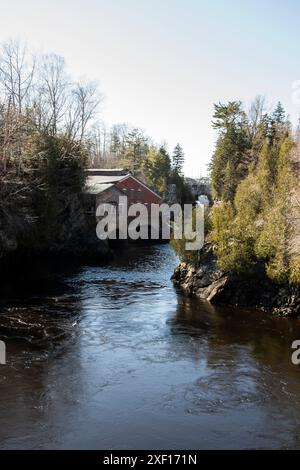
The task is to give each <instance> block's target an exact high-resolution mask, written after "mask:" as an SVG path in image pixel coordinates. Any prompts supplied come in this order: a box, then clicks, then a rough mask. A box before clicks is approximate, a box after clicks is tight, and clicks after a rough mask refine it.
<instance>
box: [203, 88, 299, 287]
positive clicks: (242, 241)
mask: <svg viewBox="0 0 300 470" xmlns="http://www.w3.org/2000/svg"><path fill="white" fill-rule="evenodd" d="M265 109H266V103H265V100H264V99H263V98H262V97H257V98H256V99H255V101H254V102H253V104H252V105H251V108H250V110H249V111H248V112H246V111H245V109H244V107H243V105H242V103H241V102H239V101H232V102H229V103H226V104H222V103H219V104H217V105H215V112H214V118H213V127H214V128H215V129H216V130H217V133H218V139H217V143H216V148H215V152H214V154H213V157H212V161H211V166H210V171H211V181H212V190H213V197H214V205H213V208H212V210H211V213H210V227H209V234H208V241H210V242H211V243H212V245H213V249H214V252H215V254H216V255H217V259H218V265H219V267H220V268H221V269H222V270H224V271H227V272H235V273H241V274H242V273H247V272H249V271H250V272H251V270H252V269H253V268H255V267H257V266H258V265H259V266H262V267H263V269H264V270H265V272H266V274H267V276H268V277H269V278H270V279H271V280H272V281H274V282H275V283H279V284H281V283H289V284H299V283H300V244H299V220H300V219H299V209H300V205H299V203H300V200H299V195H300V188H299V162H300V133H299V129H297V130H296V131H294V130H293V129H292V126H291V123H290V122H289V120H288V117H287V116H286V114H285V111H284V109H283V107H282V105H281V103H278V104H277V106H276V107H275V109H273V110H271V111H268V112H266V110H265Z"/></svg>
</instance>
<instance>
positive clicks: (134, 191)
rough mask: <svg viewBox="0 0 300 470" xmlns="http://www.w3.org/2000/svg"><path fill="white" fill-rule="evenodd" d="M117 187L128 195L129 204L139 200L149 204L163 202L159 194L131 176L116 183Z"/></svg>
mask: <svg viewBox="0 0 300 470" xmlns="http://www.w3.org/2000/svg"><path fill="white" fill-rule="evenodd" d="M116 187H117V188H119V189H120V190H121V191H123V192H124V193H125V194H126V195H127V200H128V205H130V204H134V203H137V202H140V203H142V204H148V205H150V204H160V203H161V202H162V199H161V198H160V197H159V196H158V195H156V194H155V193H153V192H152V191H150V189H148V188H147V187H146V186H144V185H143V184H142V183H140V182H139V181H137V180H136V179H135V178H132V177H131V176H128V177H127V178H126V179H124V180H123V181H119V182H118V183H116Z"/></svg>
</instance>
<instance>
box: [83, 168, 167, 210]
mask: <svg viewBox="0 0 300 470" xmlns="http://www.w3.org/2000/svg"><path fill="white" fill-rule="evenodd" d="M87 193H88V194H90V195H93V196H95V197H96V205H98V204H99V203H101V202H107V203H109V202H111V203H113V204H116V203H117V202H118V199H119V196H121V195H122V196H127V201H128V206H130V205H131V204H135V203H142V204H145V205H149V206H150V205H151V204H161V203H162V198H161V196H159V194H157V193H156V192H154V191H152V189H150V188H149V187H148V186H147V185H146V184H145V183H143V182H142V181H140V180H139V179H138V178H136V177H135V176H133V175H132V174H131V173H129V172H128V171H126V170H122V169H91V170H88V179H87Z"/></svg>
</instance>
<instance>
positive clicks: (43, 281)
mask: <svg viewBox="0 0 300 470" xmlns="http://www.w3.org/2000/svg"><path fill="white" fill-rule="evenodd" d="M177 262H178V260H177V259H176V257H175V256H174V254H173V252H172V250H171V248H170V247H169V246H167V245H163V246H157V247H155V246H154V247H153V246H152V247H139V248H133V247H131V248H130V249H129V250H128V251H127V252H125V253H123V254H120V256H118V259H117V260H116V261H115V262H114V263H112V264H111V265H110V266H108V267H84V268H80V269H78V268H77V269H73V270H71V271H70V270H69V271H67V270H66V271H65V272H64V273H62V272H61V271H60V274H55V275H50V274H49V276H48V277H46V278H45V277H43V276H44V275H42V274H41V275H39V278H38V279H37V280H36V281H35V283H34V284H33V283H32V282H31V283H30V282H29V279H27V282H25V279H24V283H23V286H19V287H18V289H17V290H16V292H11V291H10V290H9V289H8V291H7V292H6V294H5V296H4V295H2V298H1V304H0V337H1V339H4V340H5V341H6V344H7V365H6V366H0V393H1V395H0V396H1V400H0V420H1V426H0V447H1V448H2V449H24V448H25V449H31V448H34V449H43V448H56V449H75V448H78V449H99V448H104V449H137V448H147V449H154V448H157V449H159V448H160V449H162V448H168V449H180V448H187V449H188V448H194V449H196V448H199V449H202V448H209V449H215V448H222V449H224V448H226V449H228V448H300V428H299V424H300V368H299V367H297V366H294V365H293V364H292V363H291V353H292V350H291V343H292V341H293V340H295V339H298V338H299V339H300V323H299V321H291V320H286V319H276V318H272V317H271V316H270V315H268V314H266V313H262V312H250V311H249V312H247V311H242V310H237V309H232V308H214V307H212V306H209V305H207V304H206V303H204V302H201V301H199V300H197V299H188V298H184V297H182V296H180V295H179V294H177V293H176V291H175V289H174V288H173V286H172V283H171V281H170V280H169V279H170V275H171V274H172V271H173V269H174V267H175V266H176V264H177ZM29 286H31V289H30V290H29ZM10 298H11V300H10ZM12 299H13V300H12Z"/></svg>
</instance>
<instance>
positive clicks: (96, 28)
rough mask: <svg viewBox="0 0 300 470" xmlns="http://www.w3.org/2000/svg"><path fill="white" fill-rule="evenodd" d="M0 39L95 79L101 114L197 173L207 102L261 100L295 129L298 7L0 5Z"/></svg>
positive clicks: (291, 1)
mask: <svg viewBox="0 0 300 470" xmlns="http://www.w3.org/2000/svg"><path fill="white" fill-rule="evenodd" d="M0 7H1V10H0V11H1V29H0V41H4V40H7V39H9V38H18V39H22V40H25V41H26V42H27V43H28V46H30V47H31V48H33V49H34V50H36V51H41V52H55V53H57V54H61V55H62V56H64V57H65V59H66V62H67V66H68V69H69V71H70V72H71V73H72V74H73V75H74V76H75V77H78V78H79V77H86V78H90V79H95V80H97V81H98V82H99V84H100V89H101V91H102V92H103V93H104V95H105V103H104V106H103V109H102V113H101V117H102V119H104V120H105V121H107V122H108V123H109V124H111V123H118V122H128V123H130V124H132V125H136V126H139V127H141V128H143V129H144V130H145V131H146V132H147V133H148V134H149V135H151V136H153V137H154V138H155V140H156V141H157V142H158V143H159V142H163V141H164V140H166V141H167V142H168V143H169V146H170V149H172V148H173V147H174V146H175V144H176V143H177V142H180V143H181V144H182V146H183V147H184V150H185V153H186V165H185V171H186V174H188V175H190V176H199V174H204V173H205V171H206V165H207V163H208V162H209V160H210V157H211V154H212V152H213V147H214V141H215V134H214V132H213V131H212V129H211V119H212V114H213V104H214V103H215V102H219V101H227V100H233V99H241V100H242V101H244V102H245V103H246V104H249V103H250V102H251V100H252V99H253V98H254V97H255V96H256V95H257V94H261V95H265V96H266V98H267V99H268V102H269V105H270V106H272V105H274V104H276V102H277V101H278V100H280V101H281V102H282V103H283V105H284V107H285V108H286V110H287V111H288V113H289V114H290V116H291V118H292V120H293V122H296V121H297V119H298V116H299V114H300V105H299V104H296V103H293V100H292V84H293V82H294V81H295V80H300V61H299V59H300V58H299V45H300V28H299V17H300V2H299V1H298V0H285V1H284V2H283V1H278V0H260V1H258V0H251V1H250V0H240V1H237V0H73V1H71V0H51V1H50V0H48V1H47V0H43V1H41V0H39V1H38V0H26V1H21V0H10V1H9V2H8V1H7V0H5V1H3V0H0Z"/></svg>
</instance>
